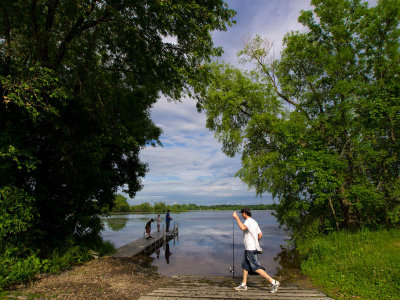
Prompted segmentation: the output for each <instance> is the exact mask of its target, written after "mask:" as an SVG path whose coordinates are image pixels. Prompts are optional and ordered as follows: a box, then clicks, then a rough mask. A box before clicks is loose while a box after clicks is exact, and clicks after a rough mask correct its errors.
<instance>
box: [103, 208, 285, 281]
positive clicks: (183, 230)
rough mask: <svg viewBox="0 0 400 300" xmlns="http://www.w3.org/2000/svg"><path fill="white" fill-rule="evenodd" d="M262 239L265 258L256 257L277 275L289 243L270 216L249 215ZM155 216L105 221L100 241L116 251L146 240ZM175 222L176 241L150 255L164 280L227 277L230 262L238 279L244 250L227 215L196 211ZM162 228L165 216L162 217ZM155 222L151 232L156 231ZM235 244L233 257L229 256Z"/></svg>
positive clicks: (238, 232)
mask: <svg viewBox="0 0 400 300" xmlns="http://www.w3.org/2000/svg"><path fill="white" fill-rule="evenodd" d="M252 213H253V216H252V217H253V218H254V219H255V220H256V221H257V222H258V224H259V226H260V228H261V231H262V232H263V238H262V239H261V241H260V245H261V247H262V248H263V250H264V253H263V254H262V255H260V256H259V258H260V261H261V263H262V265H263V266H264V267H265V268H266V271H267V273H269V274H270V275H272V276H273V275H275V274H277V272H278V271H279V270H280V269H281V268H282V266H281V265H282V264H284V262H282V257H284V256H285V255H284V254H282V253H284V252H285V251H283V249H282V246H284V245H286V242H285V240H286V239H287V238H288V237H287V235H286V234H285V232H284V231H283V230H282V229H280V228H279V227H278V223H277V221H276V219H275V217H274V216H272V215H271V211H253V212H252ZM156 217H157V214H127V215H112V216H111V217H109V218H106V219H103V222H104V225H105V230H104V231H103V234H102V236H103V238H104V239H105V240H109V241H111V242H112V243H113V244H114V246H115V247H116V248H118V247H121V246H123V245H125V244H128V243H130V242H132V241H133V240H135V239H138V238H141V237H143V236H144V227H145V224H146V222H147V221H148V220H149V219H150V218H154V219H155V218H156ZM171 217H172V218H174V220H173V221H172V222H171V227H172V226H173V223H174V222H176V223H178V226H179V236H178V238H177V239H175V240H171V241H169V243H168V244H167V245H164V247H163V248H161V249H159V250H158V251H157V252H156V253H153V254H152V255H151V257H152V258H153V259H154V260H153V265H154V266H157V267H158V271H159V272H160V273H161V274H164V275H169V276H173V275H217V276H223V275H230V273H229V268H230V267H232V265H233V262H234V266H235V276H241V272H242V271H241V261H242V256H243V251H244V246H243V233H242V231H241V230H240V229H239V227H238V226H237V224H236V221H235V223H234V226H233V222H232V220H233V218H232V212H231V211H198V212H183V213H171ZM161 218H162V225H161V226H162V227H163V226H165V214H162V215H161ZM156 229H157V226H156V223H153V225H152V231H154V230H156ZM233 240H234V256H233Z"/></svg>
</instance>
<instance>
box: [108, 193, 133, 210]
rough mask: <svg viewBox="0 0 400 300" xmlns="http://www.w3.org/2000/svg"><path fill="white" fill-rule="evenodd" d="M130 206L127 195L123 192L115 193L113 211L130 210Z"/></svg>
mask: <svg viewBox="0 0 400 300" xmlns="http://www.w3.org/2000/svg"><path fill="white" fill-rule="evenodd" d="M129 210H130V206H129V203H128V200H127V199H126V197H125V196H123V195H121V194H116V195H114V206H113V208H112V210H111V211H112V212H129Z"/></svg>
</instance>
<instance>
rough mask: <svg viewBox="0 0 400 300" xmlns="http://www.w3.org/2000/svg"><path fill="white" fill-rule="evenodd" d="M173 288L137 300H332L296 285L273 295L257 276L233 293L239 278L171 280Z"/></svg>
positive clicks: (264, 282)
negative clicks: (243, 288)
mask: <svg viewBox="0 0 400 300" xmlns="http://www.w3.org/2000/svg"><path fill="white" fill-rule="evenodd" d="M174 279H175V280H176V284H174V285H172V286H165V287H160V288H158V289H157V290H154V291H153V292H151V293H148V294H146V295H143V296H141V297H140V298H139V300H156V299H158V300H172V299H177V300H178V299H181V300H183V299H196V300H216V299H252V300H259V299H276V300H280V299H288V300H290V299H299V300H306V299H311V300H332V299H331V298H329V297H327V296H326V295H325V294H323V293H321V292H320V291H318V290H315V289H302V288H300V287H299V286H296V285H284V283H282V286H281V287H280V288H279V290H278V292H277V293H276V294H271V293H270V292H269V287H268V285H267V283H266V281H265V280H264V279H263V278H261V277H259V276H257V277H254V276H250V277H249V280H248V289H247V291H236V290H234V287H235V286H238V285H239V284H240V282H241V278H239V277H238V278H232V277H199V276H174Z"/></svg>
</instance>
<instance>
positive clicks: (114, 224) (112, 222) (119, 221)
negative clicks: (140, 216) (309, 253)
mask: <svg viewBox="0 0 400 300" xmlns="http://www.w3.org/2000/svg"><path fill="white" fill-rule="evenodd" d="M106 222H107V226H108V227H110V228H111V230H113V231H119V230H121V229H122V228H124V227H125V226H126V223H127V222H128V218H123V217H120V218H110V219H107V220H106Z"/></svg>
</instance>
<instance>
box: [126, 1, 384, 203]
mask: <svg viewBox="0 0 400 300" xmlns="http://www.w3.org/2000/svg"><path fill="white" fill-rule="evenodd" d="M226 2H227V3H228V5H229V7H230V8H232V9H234V10H235V11H236V12H237V15H236V17H235V20H236V22H237V24H236V25H234V26H233V27H231V28H230V29H228V31H226V32H214V33H213V38H214V43H215V45H216V46H222V47H223V49H224V54H223V56H222V57H221V58H219V60H221V61H225V62H229V63H230V64H232V65H235V66H239V63H238V60H237V57H236V53H237V52H238V51H239V50H241V48H242V47H243V45H244V42H245V41H246V40H248V39H250V38H252V37H255V35H261V36H263V37H266V38H268V39H270V40H272V41H273V42H274V52H275V58H278V57H279V53H280V51H281V50H282V43H281V41H282V38H283V36H284V35H285V34H286V33H288V32H290V31H292V30H299V31H304V30H305V29H304V28H303V27H302V26H301V25H300V24H299V23H298V22H297V17H298V15H299V12H300V10H308V9H310V8H311V6H310V4H309V3H310V1H309V0H230V1H226ZM369 2H370V4H375V2H376V1H375V0H373V1H369ZM151 116H152V119H153V120H154V122H155V123H156V124H157V125H158V126H160V127H161V128H162V129H163V134H162V136H161V142H162V143H163V145H164V147H156V148H154V147H148V148H145V149H144V150H143V151H142V152H141V155H140V157H141V159H142V161H145V162H147V163H148V165H149V169H150V171H149V172H148V173H147V175H146V177H145V178H143V180H142V182H143V185H144V188H143V189H142V190H141V191H140V192H138V193H137V195H136V197H135V198H134V199H129V202H130V204H139V203H143V202H150V203H154V202H160V201H162V202H165V203H167V204H173V203H196V204H199V205H213V204H260V203H263V204H269V203H272V201H273V200H272V197H271V196H270V195H268V194H265V195H263V197H262V198H260V197H256V196H255V192H254V191H253V190H248V188H247V186H246V185H244V184H243V183H242V182H241V181H240V180H239V179H238V178H236V177H235V176H234V175H235V173H236V172H237V171H238V170H239V169H240V156H236V157H234V158H228V157H227V156H225V155H224V154H223V153H222V151H221V145H220V144H219V143H218V141H217V140H216V139H215V138H214V134H213V132H210V131H209V130H208V129H206V127H205V115H204V114H200V113H198V112H197V110H196V107H195V101H194V100H192V99H183V100H182V102H180V103H174V102H168V101H167V100H166V99H165V98H161V99H160V101H159V102H158V103H157V104H156V105H155V106H154V107H153V108H152V110H151Z"/></svg>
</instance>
